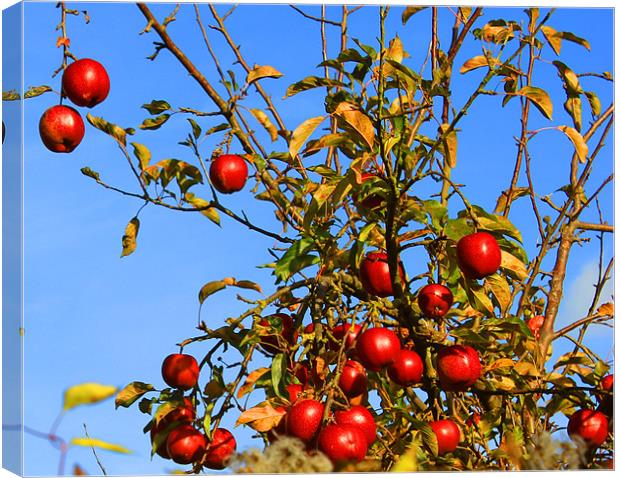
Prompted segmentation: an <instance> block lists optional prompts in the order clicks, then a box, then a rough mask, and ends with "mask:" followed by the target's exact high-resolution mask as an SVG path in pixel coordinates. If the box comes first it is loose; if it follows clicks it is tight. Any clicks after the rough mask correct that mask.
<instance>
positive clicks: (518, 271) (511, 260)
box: [501, 250, 527, 280]
mask: <svg viewBox="0 0 620 478" xmlns="http://www.w3.org/2000/svg"><path fill="white" fill-rule="evenodd" d="M501 267H502V268H503V269H506V270H507V271H508V272H511V273H512V274H513V275H515V276H516V277H517V278H518V279H520V280H523V279H525V278H526V277H527V268H526V267H525V264H523V262H521V260H520V259H517V258H516V257H515V256H513V255H512V254H511V253H510V252H506V251H504V250H502V264H501Z"/></svg>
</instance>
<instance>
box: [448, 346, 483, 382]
mask: <svg viewBox="0 0 620 478" xmlns="http://www.w3.org/2000/svg"><path fill="white" fill-rule="evenodd" d="M481 372H482V365H481V364H480V357H479V356H478V352H476V350H475V349H473V348H472V347H470V346H469V345H451V346H449V347H444V348H442V349H441V350H440V351H439V354H438V356H437V374H438V375H439V382H440V383H441V386H442V388H443V389H444V390H447V391H463V390H466V389H467V388H469V387H471V386H472V385H473V384H474V383H475V382H476V380H478V378H480V374H481Z"/></svg>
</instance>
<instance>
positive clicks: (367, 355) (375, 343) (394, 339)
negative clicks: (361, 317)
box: [356, 327, 400, 372]
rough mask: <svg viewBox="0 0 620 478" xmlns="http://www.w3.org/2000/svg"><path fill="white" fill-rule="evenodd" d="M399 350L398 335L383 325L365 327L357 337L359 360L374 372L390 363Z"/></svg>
mask: <svg viewBox="0 0 620 478" xmlns="http://www.w3.org/2000/svg"><path fill="white" fill-rule="evenodd" d="M399 350H400V340H399V339H398V336H397V335H396V334H395V333H394V332H392V331H391V330H390V329H386V328H385V327H374V328H371V329H367V330H366V331H365V332H364V333H362V335H360V336H359V338H358V339H357V346H356V351H357V356H358V358H359V360H360V362H361V363H362V365H364V367H366V368H367V369H369V370H373V371H375V372H376V371H378V370H380V369H382V368H383V367H387V366H388V365H391V364H392V363H393V362H394V360H395V359H396V355H397V353H398V351H399Z"/></svg>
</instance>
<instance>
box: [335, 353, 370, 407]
mask: <svg viewBox="0 0 620 478" xmlns="http://www.w3.org/2000/svg"><path fill="white" fill-rule="evenodd" d="M338 386H339V387H340V388H341V390H342V391H343V392H344V394H345V395H346V396H347V397H348V398H351V397H357V396H358V395H362V394H364V393H366V392H367V391H368V379H367V378H366V369H364V367H363V366H362V364H361V363H359V362H356V361H355V360H347V361H346V363H345V364H344V367H343V368H342V373H341V374H340V381H339V382H338Z"/></svg>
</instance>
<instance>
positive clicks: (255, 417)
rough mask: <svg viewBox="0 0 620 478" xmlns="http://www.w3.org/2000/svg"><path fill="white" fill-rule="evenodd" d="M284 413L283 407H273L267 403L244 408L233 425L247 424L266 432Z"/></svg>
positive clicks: (277, 422)
mask: <svg viewBox="0 0 620 478" xmlns="http://www.w3.org/2000/svg"><path fill="white" fill-rule="evenodd" d="M284 415H286V409H285V408H284V407H278V408H277V409H275V408H273V407H272V406H271V405H270V404H269V403H265V404H263V405H259V406H256V407H253V408H250V409H249V410H246V411H245V412H243V413H242V414H241V415H239V418H238V419H237V423H235V426H239V425H244V424H245V425H248V426H250V427H251V428H253V429H254V430H256V431H257V432H267V431H269V430H271V429H272V428H274V427H277V426H278V424H279V423H280V421H281V420H282V418H283V417H284Z"/></svg>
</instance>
